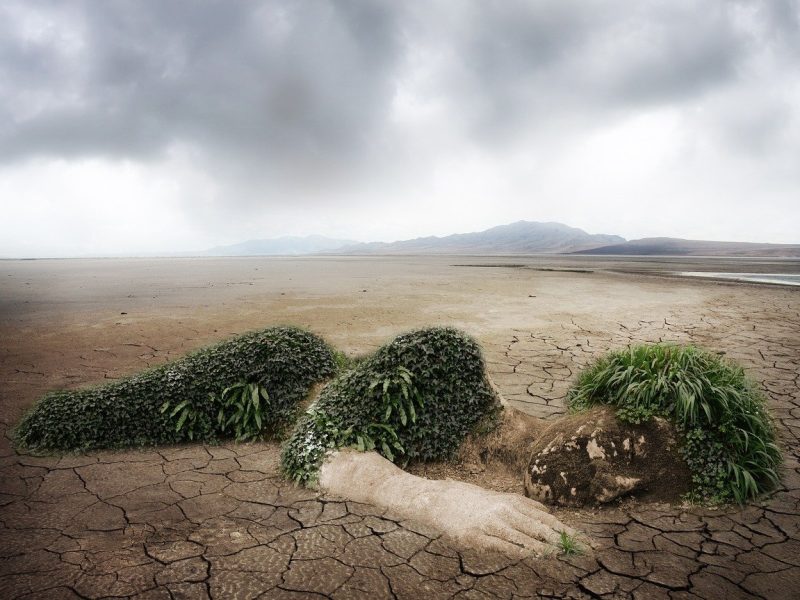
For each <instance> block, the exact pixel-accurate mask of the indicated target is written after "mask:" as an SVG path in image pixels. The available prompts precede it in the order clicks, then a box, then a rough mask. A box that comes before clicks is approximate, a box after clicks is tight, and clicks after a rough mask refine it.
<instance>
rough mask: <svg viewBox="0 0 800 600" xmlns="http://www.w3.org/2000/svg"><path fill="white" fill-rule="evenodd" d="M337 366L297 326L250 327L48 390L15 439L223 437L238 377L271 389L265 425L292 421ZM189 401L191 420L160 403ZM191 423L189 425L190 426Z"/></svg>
mask: <svg viewBox="0 0 800 600" xmlns="http://www.w3.org/2000/svg"><path fill="white" fill-rule="evenodd" d="M335 371H336V365H335V361H334V355H333V352H332V351H331V349H330V347H329V346H328V345H327V344H326V343H325V342H324V341H323V340H322V339H321V338H319V337H317V336H316V335H314V334H312V333H309V332H307V331H303V330H301V329H297V328H294V327H274V328H270V329H266V330H262V331H255V332H252V333H247V334H244V335H242V336H239V337H236V338H233V339H231V340H227V341H224V342H222V343H220V344H217V345H215V346H212V347H209V348H204V349H202V350H199V351H197V352H195V353H193V354H189V355H187V356H185V357H184V358H181V359H179V360H176V361H174V362H171V363H168V364H165V365H161V366H159V367H156V368H154V369H151V370H148V371H144V372H142V373H139V374H137V375H134V376H132V377H129V378H127V379H124V380H122V381H118V382H114V383H111V384H108V385H104V386H100V387H94V388H87V389H79V390H69V391H57V392H52V393H49V394H47V395H46V396H44V397H43V398H42V399H41V400H40V401H39V402H38V403H37V404H36V405H35V406H34V407H33V409H32V410H31V411H30V412H29V413H28V414H27V415H26V416H25V417H24V418H23V420H22V421H21V423H20V424H19V426H18V428H17V431H16V439H17V443H18V444H19V445H21V446H24V447H26V448H28V449H30V450H34V451H65V450H86V449H92V448H122V447H130V446H143V445H157V444H172V443H177V442H184V441H187V440H189V439H193V440H201V441H212V440H215V439H217V438H218V437H224V431H223V428H222V427H221V426H220V424H219V423H218V415H219V411H220V408H221V401H220V397H221V395H222V391H223V390H224V389H225V388H227V387H229V386H232V385H234V384H237V383H240V382H248V383H257V384H259V385H260V386H261V387H263V388H264V389H266V390H267V392H268V394H269V406H268V407H267V409H266V410H264V414H265V421H264V423H263V428H264V431H276V430H279V429H280V428H282V427H285V426H286V425H288V424H290V423H291V422H292V421H293V419H294V417H295V416H296V412H297V406H298V404H299V402H301V401H302V400H303V399H304V398H305V397H306V395H307V394H308V391H309V389H310V387H311V385H312V384H313V383H314V382H317V381H320V380H323V379H326V378H328V377H331V376H332V375H333V374H334V373H335ZM184 401H187V404H186V405H185V406H187V407H188V408H189V409H190V410H189V413H190V416H191V419H190V423H187V424H184V423H181V426H180V427H177V426H176V419H179V418H180V415H174V414H172V411H170V410H161V409H162V406H163V405H164V404H165V403H170V404H171V406H178V405H179V404H181V403H183V402H184ZM189 425H191V426H189Z"/></svg>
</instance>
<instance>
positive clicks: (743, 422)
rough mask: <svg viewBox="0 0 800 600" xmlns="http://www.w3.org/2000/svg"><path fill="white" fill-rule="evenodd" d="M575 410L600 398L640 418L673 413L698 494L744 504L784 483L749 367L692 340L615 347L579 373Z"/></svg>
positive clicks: (621, 413) (571, 400) (627, 417)
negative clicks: (688, 342) (688, 343)
mask: <svg viewBox="0 0 800 600" xmlns="http://www.w3.org/2000/svg"><path fill="white" fill-rule="evenodd" d="M567 403H568V405H569V407H570V409H571V410H573V411H580V410H585V409H587V408H589V407H591V406H595V405H597V404H608V405H611V406H614V407H616V409H617V416H618V417H619V418H620V419H622V420H624V421H628V422H633V423H641V422H644V421H647V420H649V419H650V418H652V417H653V416H664V417H666V418H668V419H670V420H671V421H672V422H673V423H674V424H675V425H676V427H677V429H678V431H679V432H680V433H681V434H682V437H683V455H684V457H685V458H686V461H687V463H688V464H689V467H690V468H691V470H692V474H693V484H694V490H693V496H694V497H701V498H703V499H704V500H705V501H707V502H712V503H718V502H730V501H731V500H733V501H736V502H738V503H740V504H743V503H745V502H746V501H747V500H749V499H753V498H755V497H757V496H758V495H760V494H761V493H763V492H766V491H769V490H771V489H773V488H775V487H776V486H777V485H778V484H779V475H778V468H779V466H780V463H781V453H780V449H779V448H778V445H777V443H776V440H775V428H774V426H773V424H772V420H771V418H770V416H769V414H768V413H767V410H766V402H765V398H764V395H763V394H762V393H761V392H760V391H759V389H758V388H757V387H756V385H755V384H754V383H753V382H752V381H750V380H749V379H748V378H747V377H746V375H745V373H744V370H743V369H742V368H741V367H739V366H737V365H735V364H733V363H731V362H729V361H727V360H724V359H723V358H721V357H720V356H717V355H715V354H711V353H709V352H706V351H703V350H700V349H698V348H695V347H693V346H676V345H670V344H653V345H642V346H633V347H629V348H628V349H626V350H621V351H617V352H612V353H609V354H608V355H606V356H604V357H602V358H600V359H599V360H598V361H597V362H595V363H594V364H593V365H590V366H589V367H588V368H586V369H585V370H584V371H582V372H581V373H580V375H579V376H578V379H577V381H576V383H575V384H574V385H573V387H572V389H571V390H570V392H569V394H568V397H567Z"/></svg>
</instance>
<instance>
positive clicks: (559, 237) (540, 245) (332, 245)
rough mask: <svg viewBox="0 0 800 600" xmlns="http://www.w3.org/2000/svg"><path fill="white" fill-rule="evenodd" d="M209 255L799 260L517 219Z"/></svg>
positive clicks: (724, 245) (785, 247) (783, 250)
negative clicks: (414, 234)
mask: <svg viewBox="0 0 800 600" xmlns="http://www.w3.org/2000/svg"><path fill="white" fill-rule="evenodd" d="M203 254H205V255H207V256H279V255H284V256H285V255H289V256H297V255H309V254H344V255H370V254H390V255H403V254H476V255H481V254H484V255H492V254H495V255H503V254H506V255H507V254H596V255H614V254H617V255H645V256H654V255H666V256H670V255H671V256H772V257H800V244H798V245H792V244H755V243H743V242H711V241H703V240H682V239H678V238H644V239H640V240H631V241H626V240H625V238H622V237H620V236H618V235H606V234H590V233H586V232H585V231H583V230H582V229H577V228H575V227H569V226H567V225H564V224H562V223H538V222H534V221H517V222H516V223H511V224H509V225H500V226H498V227H492V228H491V229H487V230H485V231H477V232H473V233H456V234H453V235H448V236H445V237H433V236H431V237H424V238H416V239H412V240H401V241H397V242H368V243H359V242H354V241H352V240H339V239H332V238H327V237H324V236H320V235H310V236H307V237H282V238H277V239H266V240H249V241H247V242H242V243H240V244H234V245H231V246H218V247H216V248H212V249H210V250H208V251H206V252H204V253H203Z"/></svg>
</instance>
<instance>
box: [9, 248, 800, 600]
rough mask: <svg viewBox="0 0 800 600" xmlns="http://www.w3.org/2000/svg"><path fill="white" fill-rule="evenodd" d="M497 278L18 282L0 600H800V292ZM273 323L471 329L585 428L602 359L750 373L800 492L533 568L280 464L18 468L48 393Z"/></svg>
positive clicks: (422, 261) (359, 269)
mask: <svg viewBox="0 0 800 600" xmlns="http://www.w3.org/2000/svg"><path fill="white" fill-rule="evenodd" d="M499 262H501V261H498V260H497V259H472V258H471V259H469V260H463V258H458V259H453V258H449V259H448V258H447V257H440V258H435V259H434V258H394V259H387V258H364V259H337V258H328V259H207V260H205V259H196V260H194V259H163V260H154V259H153V260H107V261H102V260H85V261H0V336H2V340H3V344H2V349H1V352H2V354H0V428H2V433H3V436H2V438H0V597H1V598H104V597H125V598H134V597H135V598H207V597H211V598H238V597H241V598H251V597H259V596H261V597H264V598H317V597H320V598H419V597H425V598H451V597H460V598H494V597H502V598H512V597H537V596H539V597H542V596H544V597H573V598H617V597H634V598H674V599H676V600H677V599H690V598H720V597H725V598H750V597H756V598H765V599H766V598H770V599H772V598H796V597H797V596H798V595H800V462H799V461H800V440H799V439H798V436H800V391H799V390H798V383H800V382H799V381H798V379H799V378H800V291H798V290H794V289H785V288H780V287H773V286H755V285H748V284H732V283H714V282H708V281H695V280H692V281H688V280H683V279H667V278H663V277H656V276H652V275H646V274H642V273H643V272H646V271H658V270H676V271H680V270H686V271H691V270H699V269H698V268H697V267H698V264H697V263H692V264H674V261H668V262H664V261H662V262H661V263H659V262H658V261H652V260H651V261H645V262H641V261H631V260H626V261H620V262H615V261H613V260H610V259H607V258H604V259H597V260H593V259H591V258H588V257H587V258H580V259H572V258H570V259H567V258H548V259H517V258H514V259H513V263H514V264H518V265H522V266H521V267H499V268H484V267H486V266H487V265H492V264H496V263H499ZM503 262H506V261H503ZM507 262H512V261H507ZM456 263H461V264H466V263H470V264H474V265H482V266H472V267H455V266H451V265H453V264H456ZM708 268H709V270H714V271H728V272H729V271H730V270H732V269H734V268H736V265H735V264H732V263H731V262H728V263H725V264H723V265H719V264H715V265H710V266H709V267H708ZM742 268H744V269H745V270H764V271H765V272H778V271H777V270H776V269H778V268H780V269H783V270H784V271H785V270H786V269H789V270H791V269H794V272H797V271H799V270H800V269H798V265H797V264H796V263H790V262H787V261H783V262H780V263H778V264H777V266H776V265H775V264H766V263H761V262H757V261H746V262H744V263H743V267H742ZM540 269H556V270H540ZM562 269H573V271H566V270H562ZM575 271H580V272H575ZM623 271H628V273H624V272H623ZM634 271H635V272H636V273H635V274H634V273H633V272H634ZM276 323H294V324H298V325H303V326H307V327H310V328H311V329H313V330H314V331H316V332H318V333H320V334H322V335H324V336H325V337H326V338H327V339H329V340H330V341H331V342H332V343H334V344H335V345H337V346H338V347H340V348H342V349H345V350H347V351H349V352H353V353H358V352H367V351H369V350H371V349H373V348H374V347H376V346H378V345H380V344H381V343H383V342H384V341H386V340H388V339H390V338H391V337H392V336H393V335H395V334H397V333H399V332H401V331H405V330H408V329H410V328H413V327H419V326H423V325H428V324H434V323H435V324H444V323H446V324H452V325H455V326H458V327H462V328H464V329H466V330H467V331H469V332H470V333H472V334H473V335H475V336H476V337H477V338H478V339H479V340H480V341H481V342H482V344H483V345H484V349H485V352H486V357H487V362H488V369H489V372H490V373H491V375H492V377H493V379H494V380H495V382H496V383H497V384H498V386H499V387H500V389H501V391H502V392H503V393H504V395H505V396H506V397H507V398H509V399H510V400H512V401H513V402H514V403H515V406H517V407H519V408H521V409H522V410H525V411H526V412H528V413H529V414H533V415H536V416H540V417H545V418H557V416H558V415H559V414H562V413H563V412H564V404H563V399H564V395H565V392H566V390H567V388H568V386H569V382H570V380H571V378H572V376H573V375H574V374H575V373H576V372H577V371H578V370H579V369H580V368H581V367H582V366H583V365H585V364H586V363H587V362H588V361H590V360H591V359H592V358H594V357H596V356H598V355H599V354H601V353H602V352H605V351H606V350H608V349H612V348H619V347H622V346H624V345H626V344H628V343H631V342H646V341H660V340H669V341H678V342H686V341H691V342H694V343H697V344H699V345H702V346H704V347H706V348H710V349H713V350H716V351H720V352H725V353H726V354H727V355H728V356H730V357H731V358H733V359H736V360H738V361H740V362H742V363H743V364H744V365H745V366H746V367H747V369H748V371H749V373H750V374H751V375H752V376H753V377H754V378H756V379H757V380H758V381H760V382H761V384H762V385H763V387H764V389H765V391H766V392H767V394H768V396H769V400H770V407H771V409H772V411H773V414H774V415H775V417H776V419H777V424H778V430H779V434H780V437H781V441H782V444H783V447H784V449H785V470H784V480H783V484H784V487H783V488H782V489H780V490H778V491H776V492H775V493H774V494H772V495H771V496H770V497H768V498H765V499H764V500H763V501H762V502H759V503H758V504H753V505H750V506H748V507H745V508H736V507H731V508H725V509H720V510H711V509H707V508H698V507H691V506H680V505H667V504H651V503H645V502H632V501H628V502H626V503H623V504H619V505H616V506H612V507H608V508H603V509H597V510H581V511H578V510H570V509H559V510H557V511H556V514H557V515H558V517H559V518H560V519H562V520H563V521H564V522H567V523H569V524H571V525H573V526H575V527H576V528H578V529H580V530H582V531H584V532H586V533H587V534H589V535H590V536H591V537H592V538H593V539H594V540H595V542H596V544H597V548H596V549H595V550H594V551H591V552H587V553H584V554H583V555H580V556H572V557H566V556H560V557H557V556H554V557H550V558H547V559H524V560H512V559H508V558H506V557H504V556H502V555H494V554H490V553H481V554H479V555H478V554H475V553H473V552H470V551H469V550H466V549H463V548H459V547H457V546H456V545H454V544H453V543H451V542H449V541H448V540H447V539H446V538H445V537H441V536H439V535H438V534H437V533H436V532H433V531H429V530H426V529H425V528H422V527H420V526H418V525H417V524H415V523H413V522H411V521H398V520H397V519H396V518H393V516H392V515H390V514H382V513H381V512H380V511H378V510H376V509H374V508H373V507H370V506H368V505H359V504H354V503H349V502H340V501H336V500H335V499H331V498H320V497H317V495H316V494H315V493H314V492H311V491H308V490H303V489H298V488H295V487H293V486H292V485H291V484H289V483H287V482H285V481H284V480H283V479H281V477H280V475H279V473H278V470H277V465H278V456H279V451H278V447H277V446H276V445H274V444H267V443H264V444H246V445H235V444H225V445H220V446H206V447H204V446H199V445H193V446H185V447H170V448H159V449H156V450H153V449H144V450H132V451H126V452H101V453H92V454H89V455H69V456H63V457H34V456H29V455H25V454H18V453H16V452H15V451H14V449H13V448H12V446H11V443H10V436H11V428H12V427H13V425H14V424H15V423H16V422H17V420H18V419H19V417H20V415H21V414H22V412H23V411H24V410H25V409H26V408H27V407H29V406H30V405H31V404H32V403H33V402H34V401H35V399H36V398H37V397H38V396H40V395H41V394H42V393H43V392H44V391H46V390H48V389H52V388H56V387H75V386H79V385H85V384H90V383H97V382H102V381H103V380H105V379H112V378H116V377H120V376H123V375H126V374H129V373H132V372H135V371H137V370H139V369H142V368H144V367H147V366H149V365H153V364H157V363H159V362H162V361H165V360H169V359H171V358H174V357H176V356H179V355H181V354H183V353H185V352H187V351H188V350H191V349H193V348H197V347H200V346H203V345H206V344H208V343H211V342H213V341H215V340H218V339H221V338H224V337H227V336H228V335H231V334H235V333H241V332H243V331H246V330H248V329H253V328H258V327H265V326H269V325H272V324H276ZM432 472H435V469H432ZM470 475H471V474H470V473H464V478H465V479H469V477H470ZM521 483H522V480H521V477H520V487H521Z"/></svg>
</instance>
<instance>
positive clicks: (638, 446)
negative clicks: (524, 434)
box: [525, 407, 692, 506]
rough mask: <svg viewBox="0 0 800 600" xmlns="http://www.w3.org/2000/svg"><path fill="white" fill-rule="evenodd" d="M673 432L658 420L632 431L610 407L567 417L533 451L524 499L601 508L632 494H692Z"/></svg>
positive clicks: (661, 496)
mask: <svg viewBox="0 0 800 600" xmlns="http://www.w3.org/2000/svg"><path fill="white" fill-rule="evenodd" d="M691 483H692V481H691V473H690V471H689V467H688V466H687V464H686V462H685V461H684V460H683V458H682V457H681V456H680V453H679V452H678V436H677V434H676V432H675V428H674V427H673V426H672V425H671V424H670V423H669V422H668V421H667V420H665V419H661V418H654V419H651V420H650V421H648V422H647V423H642V424H639V425H634V424H630V423H625V422H623V421H620V420H619V419H618V418H617V417H616V416H615V414H614V411H613V409H611V408H608V407H602V408H594V409H592V410H589V411H586V412H583V413H579V414H574V415H569V416H566V417H563V418H561V419H559V420H558V421H556V422H554V423H553V424H552V425H551V426H550V427H548V428H547V429H545V430H544V431H543V432H542V433H541V434H540V435H539V437H538V439H537V440H536V442H535V443H534V444H533V445H532V446H531V454H530V459H529V461H528V466H527V468H526V471H525V493H526V495H527V496H529V497H530V498H533V499H534V500H538V501H540V502H544V503H547V504H557V505H563V506H583V505H586V504H603V503H607V502H611V501H613V500H616V499H617V498H621V497H623V496H626V495H629V494H635V495H637V496H639V497H647V498H648V499H654V500H655V499H657V500H666V501H673V500H677V499H678V498H679V497H680V495H681V494H683V493H685V492H687V491H689V490H690V489H691Z"/></svg>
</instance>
